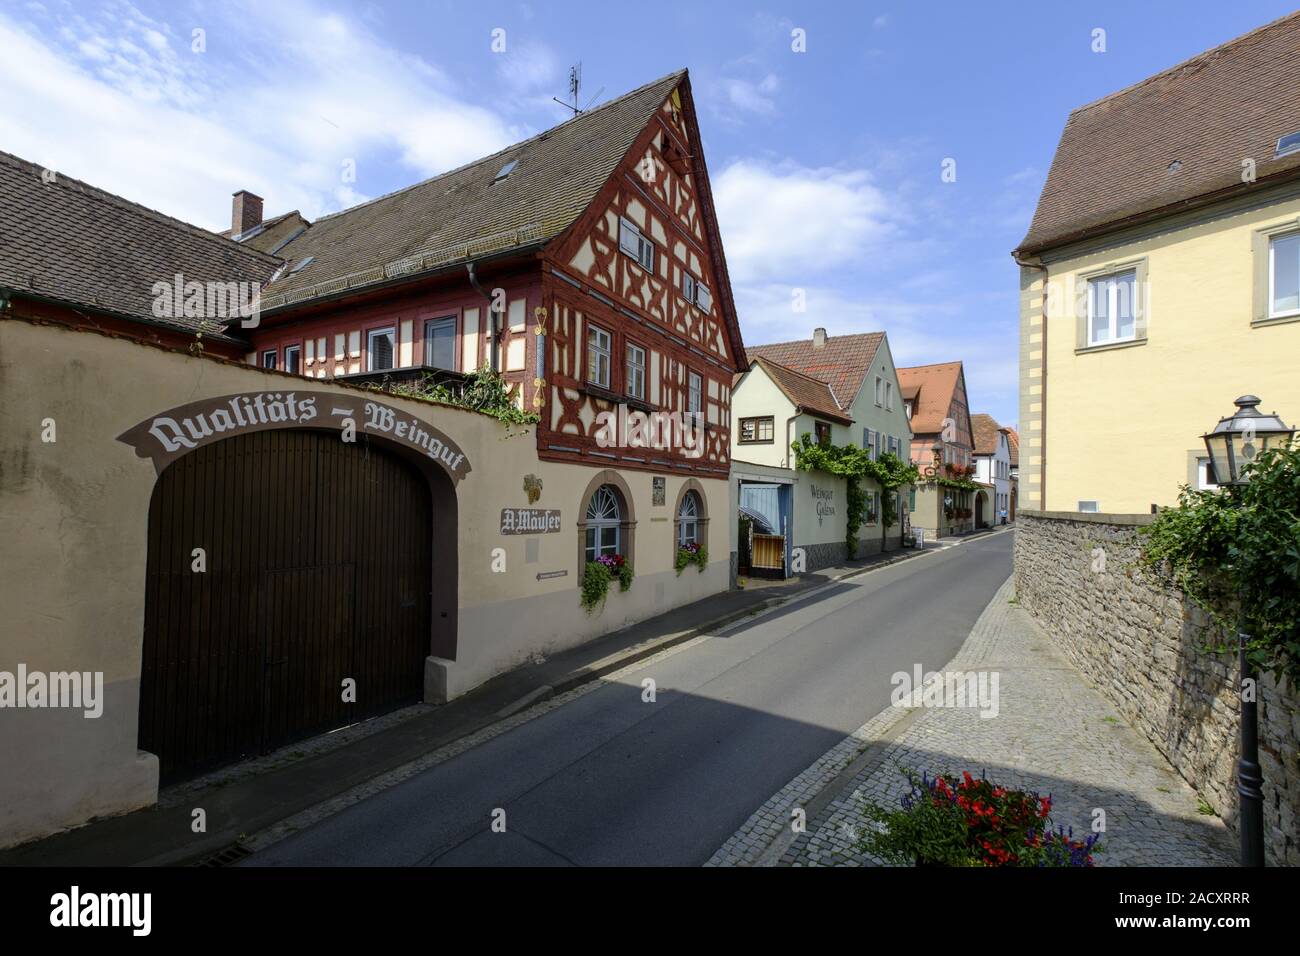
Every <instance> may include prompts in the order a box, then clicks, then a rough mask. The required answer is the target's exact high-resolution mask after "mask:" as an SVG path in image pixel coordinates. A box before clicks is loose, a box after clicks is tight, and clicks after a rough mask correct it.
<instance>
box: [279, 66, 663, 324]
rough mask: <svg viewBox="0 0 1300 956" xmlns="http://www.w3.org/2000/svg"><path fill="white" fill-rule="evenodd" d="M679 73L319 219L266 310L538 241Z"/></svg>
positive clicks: (571, 212)
mask: <svg viewBox="0 0 1300 956" xmlns="http://www.w3.org/2000/svg"><path fill="white" fill-rule="evenodd" d="M685 76H686V71H685V70H679V71H677V72H675V73H671V74H669V75H668V76H665V77H663V78H661V79H658V80H655V81H654V82H653V83H648V84H646V85H645V86H642V87H640V88H638V89H636V90H633V91H632V92H630V93H627V94H626V95H624V96H620V97H618V98H617V99H613V100H610V101H609V102H607V103H603V104H602V105H600V106H598V107H596V108H595V109H591V110H588V111H586V112H584V113H580V114H578V115H577V116H574V117H573V118H572V119H569V120H566V121H565V122H563V123H561V124H560V125H558V126H555V127H552V128H551V129H549V130H547V131H546V132H544V133H539V134H538V135H536V136H533V137H532V138H530V139H526V140H524V141H523V142H521V143H516V144H515V145H513V146H509V147H507V148H506V149H503V150H500V151H499V152H496V153H493V154H492V155H490V156H485V157H483V158H482V159H479V160H475V161H474V162H472V163H469V164H467V165H465V166H461V167H460V168H459V169H453V170H451V171H450V172H446V173H443V174H441V175H439V176H435V177H433V178H432V179H426V180H424V181H423V182H420V183H416V184H415V185H414V186H408V187H406V188H405V189H400V190H398V191H397V192H393V193H389V194H388V195H386V196H380V197H379V198H377V199H372V200H370V201H369V202H365V203H362V204H361V205H359V206H354V207H352V208H351V209H347V210H344V211H343V212H338V213H334V214H332V215H329V216H323V217H321V218H320V219H317V220H316V221H315V222H313V223H312V224H311V225H310V227H309V228H308V229H307V230H306V232H304V233H303V234H302V235H301V236H299V237H298V238H297V239H294V240H293V241H292V242H290V243H289V244H288V245H286V246H285V247H284V248H283V249H282V250H280V252H279V255H281V256H283V257H285V258H286V259H289V260H292V261H293V263H295V264H296V263H300V262H302V261H304V260H306V259H308V257H310V258H311V262H310V263H309V264H308V265H307V266H306V267H304V268H302V269H301V270H299V271H297V272H294V271H292V267H291V268H290V270H288V271H286V273H285V275H284V276H282V277H281V278H280V279H279V280H278V281H277V282H275V283H274V284H272V286H271V287H270V288H269V289H268V290H267V293H266V296H265V297H264V299H263V307H264V308H266V309H274V308H278V307H279V306H281V305H285V304H289V303H295V302H301V301H306V300H308V299H312V298H316V297H318V296H322V295H329V294H331V293H337V292H340V291H343V290H346V289H353V288H360V287H364V286H367V285H371V284H375V283H380V282H384V281H387V280H390V279H393V278H395V277H400V276H402V275H406V274H411V273H419V272H423V271H426V270H429V269H432V268H436V267H437V266H440V265H445V264H448V263H452V262H456V261H463V260H468V259H473V258H477V257H480V256H483V255H488V254H499V253H505V252H510V251H512V250H518V251H523V250H526V249H529V248H533V247H538V246H540V245H541V244H543V243H544V242H546V241H548V240H550V239H552V238H554V237H555V236H557V235H559V234H560V233H561V232H563V231H564V230H565V229H567V228H568V227H569V226H570V225H571V224H572V223H573V222H574V221H575V220H576V219H577V218H578V217H579V216H580V215H581V214H582V213H583V212H584V211H585V210H586V209H587V207H588V206H589V205H590V204H591V202H592V200H593V199H594V198H595V197H596V194H597V193H598V192H599V191H600V189H601V187H602V186H604V185H605V183H606V182H607V181H608V180H609V178H610V176H611V175H612V174H613V173H614V171H615V169H616V168H617V167H618V165H619V163H620V162H621V161H622V160H623V158H624V157H625V156H626V154H627V152H628V150H629V149H631V147H632V145H633V144H634V142H635V141H636V139H637V136H638V135H639V134H640V133H641V131H642V130H643V129H644V128H645V126H646V124H647V123H648V122H649V121H650V120H651V118H652V117H653V116H654V115H655V112H656V111H657V110H658V109H659V107H660V106H661V105H662V104H663V102H664V100H665V99H666V98H667V97H668V95H669V94H670V93H671V92H672V91H673V89H674V88H676V87H677V85H678V84H679V83H681V82H682V80H683V78H684V77H685ZM511 163H513V164H514V165H513V166H512V167H511V168H510V169H509V173H508V175H505V176H504V177H501V176H500V174H501V173H502V172H503V171H505V169H506V167H507V166H508V164H511Z"/></svg>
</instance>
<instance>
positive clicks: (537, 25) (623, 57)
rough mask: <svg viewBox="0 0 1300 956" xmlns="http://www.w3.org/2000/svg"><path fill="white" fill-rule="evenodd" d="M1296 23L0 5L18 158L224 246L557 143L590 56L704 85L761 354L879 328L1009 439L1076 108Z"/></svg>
mask: <svg viewBox="0 0 1300 956" xmlns="http://www.w3.org/2000/svg"><path fill="white" fill-rule="evenodd" d="M1289 12H1291V10H1290V8H1289V7H1288V5H1286V4H1284V3H1274V2H1265V0H1244V2H1238V3H1233V4H1225V3H1221V2H1205V0H1184V2H1165V0H1144V2H1134V0H1128V2H1124V3H1112V2H1092V0H1076V2H1071V3H1068V4H1063V3H1053V4H1034V5H1028V6H1027V5H1025V4H1023V3H1004V2H999V0H989V2H980V3H971V2H968V0H961V2H956V0H954V2H935V3H921V2H916V0H912V2H906V3H904V2H895V3H825V2H802V3H786V4H768V3H762V2H759V3H728V2H710V3H707V4H705V3H702V2H698V0H697V2H691V3H687V2H677V0H660V2H657V3H642V2H633V3H617V2H608V0H607V2H604V3H562V2H548V3H541V2H538V3H495V2H489V0H475V2H472V3H470V2H418V0H403V2H379V0H373V2H343V0H232V2H223V3H216V2H212V0H164V2H151V0H103V2H93V0H77V2H70V0H0V51H3V54H2V55H0V149H2V150H4V151H7V152H11V153H15V154H17V155H19V156H21V157H23V158H24V159H28V160H31V161H33V162H35V163H39V164H41V165H42V166H44V167H47V168H49V169H52V170H56V171H58V172H60V173H63V174H64V175H68V176H72V177H74V178H77V179H82V180H85V181H87V182H90V183H92V184H94V185H96V186H99V187H101V188H104V189H107V190H109V191H110V192H114V193H117V194H119V195H122V196H125V197H126V198H128V199H131V200H134V201H136V202H139V203H142V204H144V205H146V206H150V207H153V208H155V209H158V210H161V211H162V212H165V213H167V214H169V215H172V216H175V217H177V218H179V219H183V220H186V221H188V222H192V223H194V224H196V225H199V226H204V227H206V228H210V229H224V228H228V227H229V225H230V195H231V193H233V192H234V191H235V190H237V189H249V190H251V191H253V192H255V193H257V194H258V195H260V196H263V197H264V198H265V199H266V214H267V215H268V216H270V215H275V214H278V213H280V212H285V211H288V210H290V209H298V210H301V211H302V212H303V214H304V215H306V216H307V217H308V218H313V217H315V216H317V215H320V214H322V213H326V212H333V211H337V210H339V209H343V208H347V207H348V206H352V205H355V204H356V203H358V202H363V201H365V200H366V199H368V198H372V197H374V196H379V195H382V194H384V193H387V192H391V191H392V190H394V189H400V188H402V187H403V186H407V185H410V184H411V183H414V182H417V181H419V180H421V179H424V178H427V177H429V176H432V175H436V174H437V173H439V172H443V171H445V170H447V169H451V168H454V167H455V166H457V165H460V164H461V163H464V162H467V161H469V160H471V159H475V158H477V157H479V156H483V155H485V154H487V153H489V152H492V151H495V150H497V149H499V148H501V147H503V146H506V145H509V144H510V143H512V142H516V141H518V140H520V139H523V138H525V137H527V136H531V135H532V134H534V133H536V132H538V131H540V130H542V129H546V128H548V127H550V126H553V125H555V124H556V123H558V122H560V121H562V120H563V119H564V118H565V117H566V116H567V115H569V114H568V111H567V110H566V109H565V108H564V107H562V106H560V105H558V104H557V103H555V102H554V101H553V99H552V97H556V96H558V97H559V98H560V99H566V98H567V93H568V73H569V68H570V66H571V65H572V64H574V63H578V62H581V63H582V90H581V95H580V101H581V102H580V105H583V106H586V105H598V104H599V103H601V102H603V101H605V100H608V99H611V98H613V97H615V96H618V95H620V94H622V93H624V92H627V91H628V90H631V89H634V88H636V87H638V86H641V85H642V84H644V83H647V82H649V81H651V80H653V79H656V78H658V77H660V76H663V75H665V74H667V73H669V72H672V71H673V70H676V69H679V68H681V67H686V68H688V69H689V70H690V71H691V84H692V89H693V91H694V95H695V100H696V108H697V112H698V116H699V122H700V127H701V134H702V138H703V144H704V155H705V160H706V162H707V163H708V168H709V175H710V179H711V181H712V185H713V194H714V199H715V202H716V205H717V212H718V219H719V224H720V227H721V231H722V237H723V244H724V248H725V252H726V259H727V264H728V269H729V271H730V274H731V283H732V288H733V291H734V293H735V298H736V303H737V310H738V312H739V316H740V323H741V331H742V333H743V335H744V339H745V341H746V342H747V343H750V344H762V343H765V342H773V341H784V340H789V339H792V338H802V337H804V336H810V335H811V334H812V329H813V328H815V327H818V326H821V327H824V328H826V329H827V330H828V332H829V333H830V334H831V335H842V334H847V333H853V332H870V331H881V330H883V331H885V332H887V333H888V335H889V342H890V346H891V349H892V351H893V355H894V360H895V362H896V363H897V364H899V365H902V366H906V365H918V364H926V363H931V362H947V361H954V360H958V359H960V360H961V361H963V362H964V363H965V369H966V380H967V388H968V392H969V397H970V404H971V410H972V411H976V412H988V413H989V414H991V415H993V417H994V418H996V419H997V420H998V421H999V422H1001V423H1002V424H1006V425H1014V424H1015V423H1016V418H1017V414H1018V405H1017V398H1016V394H1017V387H1018V381H1017V379H1018V363H1017V334H1018V313H1017V309H1018V279H1017V270H1016V267H1015V265H1014V263H1013V262H1012V259H1011V257H1010V251H1011V250H1012V249H1013V248H1015V246H1016V245H1017V243H1018V242H1019V241H1020V239H1021V238H1022V237H1023V236H1024V233H1025V231H1026V229H1027V228H1028V225H1029V220H1030V218H1031V217H1032V215H1033V210H1034V205H1035V203H1036V201H1037V198H1038V194H1039V192H1040V190H1041V189H1042V184H1043V180H1044V178H1045V177H1046V174H1047V170H1048V167H1049V166H1050V165H1051V161H1052V153H1053V150H1054V149H1055V146H1056V143H1057V140H1058V139H1059V137H1060V133H1061V129H1062V127H1063V126H1064V123H1065V120H1066V118H1067V116H1068V115H1069V113H1070V111H1071V110H1072V109H1074V108H1076V107H1078V106H1081V105H1083V104H1085V103H1088V102H1091V101H1092V100H1095V99H1097V98H1099V97H1102V96H1105V95H1107V94H1108V93H1111V92H1114V91H1116V90H1118V89H1122V88H1123V87H1125V86H1128V85H1129V84H1132V83H1135V82H1137V81H1139V80H1141V79H1143V78H1145V77H1147V76H1149V75H1151V74H1153V73H1156V72H1159V71H1160V70H1163V69H1166V68H1167V67H1170V66H1173V65H1174V64H1176V63H1178V62H1180V61H1182V60H1184V59H1186V58H1188V57H1190V56H1194V55H1195V54H1197V53H1200V52H1202V51H1203V50H1206V49H1208V48H1210V47H1213V46H1216V45H1218V44H1220V43H1222V42H1224V41H1226V40H1229V39H1231V38H1233V37H1235V36H1238V35H1240V34H1242V33H1245V32H1246V31H1248V30H1250V29H1253V28H1254V27H1257V26H1260V25H1262V24H1264V23H1267V22H1268V21H1270V20H1273V19H1276V18H1277V17H1279V16H1282V15H1284V14H1286V13H1289ZM796 31H800V32H799V33H797V34H796ZM1098 31H1101V32H1098ZM798 37H802V41H803V42H802V43H799V42H798V41H797V38H798ZM799 46H802V47H803V49H802V50H799V49H796V47H799ZM945 173H947V175H945ZM799 302H802V303H803V310H802V311H799V310H798V303H799Z"/></svg>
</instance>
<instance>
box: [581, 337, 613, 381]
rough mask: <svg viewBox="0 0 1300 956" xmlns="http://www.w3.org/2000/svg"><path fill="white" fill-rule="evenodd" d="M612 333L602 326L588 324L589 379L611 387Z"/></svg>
mask: <svg viewBox="0 0 1300 956" xmlns="http://www.w3.org/2000/svg"><path fill="white" fill-rule="evenodd" d="M610 341H611V339H610V335H609V333H608V332H606V331H605V330H604V329H602V328H598V327H597V326H594V325H589V326H587V381H588V382H590V383H591V384H592V385H599V386H600V387H601V388H609V350H610Z"/></svg>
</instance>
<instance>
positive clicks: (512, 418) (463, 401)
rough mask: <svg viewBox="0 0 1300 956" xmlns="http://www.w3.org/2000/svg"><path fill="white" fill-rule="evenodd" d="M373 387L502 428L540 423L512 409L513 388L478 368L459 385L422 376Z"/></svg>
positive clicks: (429, 375)
mask: <svg viewBox="0 0 1300 956" xmlns="http://www.w3.org/2000/svg"><path fill="white" fill-rule="evenodd" d="M375 387H376V388H378V389H380V390H385V391H387V392H389V393H390V394H392V395H400V396H403V397H405V398H418V399H422V400H424V401H426V402H437V403H438V404H440V405H454V406H455V407H457V408H468V409H470V410H471V411H475V412H482V413H483V414H485V415H491V416H492V417H493V418H495V419H496V420H497V421H499V422H501V423H502V424H504V425H506V426H510V425H535V424H537V423H538V422H540V421H541V420H542V419H541V416H540V415H537V414H536V413H535V412H526V411H524V410H523V409H521V408H520V407H519V406H518V405H516V404H515V394H514V386H512V385H511V384H510V383H509V382H507V381H506V380H505V378H503V377H502V376H501V375H500V374H499V373H497V372H494V371H492V369H490V368H480V369H479V370H478V371H475V372H471V373H469V375H468V376H467V377H466V381H465V382H464V383H463V384H457V383H451V384H449V383H447V382H441V381H438V379H437V377H436V376H435V375H433V374H431V373H428V372H426V373H424V374H423V375H422V376H421V377H420V379H419V381H415V382H393V383H387V384H385V385H384V386H375Z"/></svg>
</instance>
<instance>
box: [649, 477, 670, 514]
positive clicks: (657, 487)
mask: <svg viewBox="0 0 1300 956" xmlns="http://www.w3.org/2000/svg"><path fill="white" fill-rule="evenodd" d="M650 491H651V494H652V495H653V499H652V500H653V504H654V507H656V508H662V507H663V506H664V504H665V499H666V497H667V496H666V495H665V493H664V492H665V482H664V479H662V478H651V479H650Z"/></svg>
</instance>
